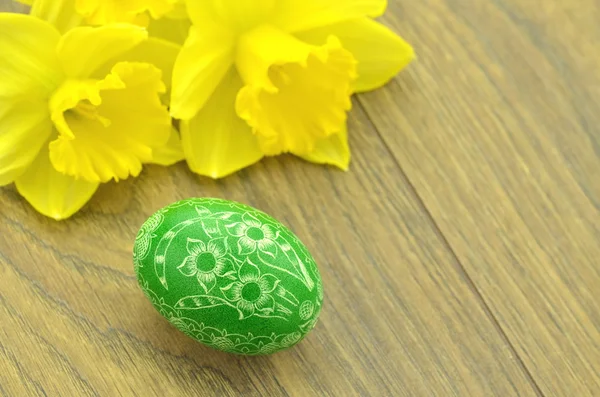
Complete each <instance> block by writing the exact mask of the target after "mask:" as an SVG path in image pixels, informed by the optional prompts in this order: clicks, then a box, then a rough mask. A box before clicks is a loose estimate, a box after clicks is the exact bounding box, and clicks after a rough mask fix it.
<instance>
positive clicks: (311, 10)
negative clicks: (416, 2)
mask: <svg viewBox="0 0 600 397" xmlns="http://www.w3.org/2000/svg"><path fill="white" fill-rule="evenodd" d="M386 7H387V0H279V4H278V8H277V13H276V14H275V15H274V17H273V20H272V21H271V23H273V24H274V25H276V26H278V27H280V28H281V29H284V30H286V31H288V32H298V31H302V30H308V29H313V28H317V27H319V26H327V25H332V24H335V23H338V22H341V21H347V20H351V19H356V18H360V17H371V18H375V17H378V16H381V15H383V13H384V12H385V9H386Z"/></svg>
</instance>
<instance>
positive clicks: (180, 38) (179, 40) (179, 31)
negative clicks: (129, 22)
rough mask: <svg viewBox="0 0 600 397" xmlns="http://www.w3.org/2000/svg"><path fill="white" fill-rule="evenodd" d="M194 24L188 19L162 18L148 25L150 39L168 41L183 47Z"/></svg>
mask: <svg viewBox="0 0 600 397" xmlns="http://www.w3.org/2000/svg"><path fill="white" fill-rule="evenodd" d="M191 26H192V22H191V21H190V20H189V19H187V18H167V17H165V18H160V19H157V20H152V21H150V23H149V24H148V33H149V34H150V37H156V38H159V39H163V40H167V41H170V42H173V43H176V44H179V45H183V43H184V42H185V40H186V39H187V36H188V33H189V31H190V27H191Z"/></svg>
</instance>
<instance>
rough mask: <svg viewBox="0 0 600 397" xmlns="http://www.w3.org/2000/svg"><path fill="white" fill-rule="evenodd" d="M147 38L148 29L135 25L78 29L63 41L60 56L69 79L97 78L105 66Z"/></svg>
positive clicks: (64, 37)
mask: <svg viewBox="0 0 600 397" xmlns="http://www.w3.org/2000/svg"><path fill="white" fill-rule="evenodd" d="M147 37H148V33H147V32H146V30H145V29H143V28H139V27H137V26H133V25H125V24H117V25H109V26H101V27H97V28H94V27H88V26H86V27H78V28H74V29H72V30H69V31H68V32H67V33H66V34H65V35H64V36H63V37H62V38H61V40H60V43H59V45H58V56H59V58H60V61H61V64H62V67H63V70H64V71H65V74H66V75H67V76H68V77H70V78H89V77H94V72H96V71H97V70H98V69H99V68H100V67H101V66H102V65H104V64H106V63H107V62H108V61H109V60H111V59H113V58H115V57H118V56H119V55H122V54H123V53H125V52H127V51H129V50H131V49H132V48H134V47H135V46H137V45H138V44H140V43H141V42H142V41H143V40H145V39H146V38H147ZM96 77H97V76H96Z"/></svg>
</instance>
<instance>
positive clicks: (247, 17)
mask: <svg viewBox="0 0 600 397" xmlns="http://www.w3.org/2000/svg"><path fill="white" fill-rule="evenodd" d="M385 8H386V1H385V0H203V1H195V0H188V1H187V11H188V14H189V17H190V19H191V22H192V27H191V29H190V32H189V37H188V38H187V40H186V41H185V43H184V45H183V47H182V50H181V52H180V54H179V56H178V58H177V60H176V62H175V67H174V71H173V91H172V98H171V114H172V115H173V117H175V118H178V119H181V120H183V121H182V124H181V133H182V144H183V148H184V152H185V155H186V159H187V161H188V164H189V166H190V168H191V169H192V170H193V171H195V172H197V173H199V174H202V175H208V176H211V177H215V178H218V177H222V176H225V175H228V174H230V173H232V172H235V171H237V170H239V169H241V168H243V167H246V166H248V165H250V164H253V163H255V162H256V161H258V160H260V159H261V158H262V157H263V156H264V155H269V156H270V155H277V154H279V153H286V152H290V153H293V154H296V155H298V156H301V157H303V158H305V159H307V160H310V161H313V162H316V163H327V164H333V165H336V166H338V167H340V168H342V169H346V168H347V167H348V163H349V159H350V152H349V149H348V142H347V131H346V113H347V112H348V111H349V110H350V108H351V105H352V103H351V100H350V96H351V95H352V94H353V93H354V92H363V91H368V90H372V89H375V88H378V87H380V86H382V85H384V84H385V83H386V82H387V81H389V80H390V79H391V78H392V77H393V76H394V75H395V74H396V73H397V72H398V71H400V70H401V69H402V68H404V67H405V66H406V65H407V64H408V63H409V62H410V61H411V60H412V59H413V56H414V54H413V50H412V48H411V47H410V46H409V45H408V44H407V43H406V42H405V41H404V40H402V39H401V38H400V37H398V36H397V35H396V34H394V33H393V32H392V31H390V30H389V29H388V28H386V27H384V26H383V25H381V24H379V23H377V22H375V21H374V20H373V19H372V18H374V17H377V16H380V15H382V14H383V12H384V10H385Z"/></svg>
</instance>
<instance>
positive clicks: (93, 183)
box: [0, 0, 414, 219]
mask: <svg viewBox="0 0 600 397" xmlns="http://www.w3.org/2000/svg"><path fill="white" fill-rule="evenodd" d="M20 1H21V2H23V3H27V4H29V5H31V10H30V12H29V15H22V14H9V13H0V54H1V55H0V186H2V185H7V184H11V183H14V184H15V185H16V187H17V190H18V191H19V193H20V194H21V195H22V196H23V197H24V198H25V199H26V200H27V201H29V203H31V205H32V206H33V207H34V208H36V209H37V210H38V211H39V212H40V213H42V214H44V215H47V216H49V217H52V218H55V219H64V218H67V217H69V216H71V215H72V214H74V213H75V212H76V211H78V210H79V209H80V208H81V207H82V206H83V205H84V204H85V203H86V202H87V201H89V199H90V198H91V197H92V195H93V194H94V192H95V191H96V189H97V188H98V186H99V185H100V184H101V183H106V182H109V181H111V180H115V181H119V180H122V179H126V178H128V177H130V176H134V177H135V176H138V175H139V174H140V172H141V170H142V167H143V165H144V164H148V163H156V164H161V165H171V164H174V163H176V162H178V161H180V160H184V159H185V160H186V161H187V164H188V165H189V167H190V169H191V170H192V171H194V172H196V173H198V174H200V175H205V176H209V177H212V178H221V177H224V176H227V175H229V174H231V173H234V172H236V171H238V170H240V169H242V168H245V167H247V166H249V165H252V164H254V163H256V162H258V161H259V160H260V159H262V158H263V157H264V156H274V155H278V154H281V153H291V154H294V155H297V156H299V157H301V158H303V159H305V160H308V161H311V162H314V163H319V164H330V165H334V166H337V167H339V168H341V169H347V168H348V165H349V161H350V151H349V147H348V132H347V128H346V119H347V113H348V111H349V110H350V109H351V107H352V101H351V96H352V95H353V94H354V93H357V92H364V91H369V90H373V89H375V88H378V87H380V86H382V85H384V84H385V83H386V82H388V81H389V80H390V79H391V78H392V77H393V76H394V75H395V74H396V73H398V72H399V71H400V70H401V69H402V68H404V67H405V66H406V65H407V64H408V63H409V62H410V61H411V60H412V59H413V57H414V54H413V50H412V48H411V47H410V46H409V45H408V44H407V43H406V42H405V41H404V40H402V39H401V38H400V37H399V36H397V35H396V34H395V33H393V32H392V31H391V30H389V29H388V28H386V27H385V26H383V25H382V24H380V23H378V22H376V21H375V20H374V19H373V18H375V17H378V16H380V15H382V14H383V12H384V11H385V8H386V1H385V0H20ZM173 120H177V123H174V122H173ZM174 125H178V127H179V130H177V129H175V128H174Z"/></svg>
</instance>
